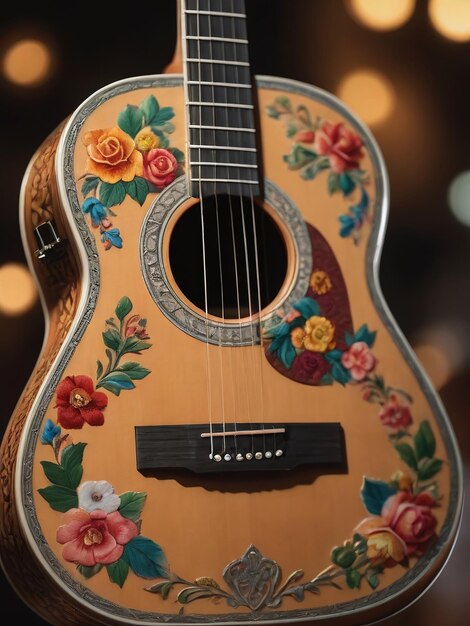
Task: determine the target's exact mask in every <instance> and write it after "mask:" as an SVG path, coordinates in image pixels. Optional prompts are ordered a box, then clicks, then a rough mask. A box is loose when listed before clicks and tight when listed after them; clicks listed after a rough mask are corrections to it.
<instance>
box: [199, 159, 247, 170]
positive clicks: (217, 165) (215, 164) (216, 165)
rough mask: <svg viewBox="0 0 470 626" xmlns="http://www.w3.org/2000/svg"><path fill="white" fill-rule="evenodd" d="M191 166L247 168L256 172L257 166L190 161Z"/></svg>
mask: <svg viewBox="0 0 470 626" xmlns="http://www.w3.org/2000/svg"><path fill="white" fill-rule="evenodd" d="M191 165H196V166H198V165H210V166H211V167H212V166H213V167H249V168H251V169H252V170H257V169H258V166H257V165H256V164H251V163H223V162H220V161H191Z"/></svg>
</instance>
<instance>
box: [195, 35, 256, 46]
mask: <svg viewBox="0 0 470 626" xmlns="http://www.w3.org/2000/svg"><path fill="white" fill-rule="evenodd" d="M186 39H194V40H196V41H223V42H224V43H225V42H226V43H245V44H247V43H248V39H232V38H230V37H206V36H203V35H186Z"/></svg>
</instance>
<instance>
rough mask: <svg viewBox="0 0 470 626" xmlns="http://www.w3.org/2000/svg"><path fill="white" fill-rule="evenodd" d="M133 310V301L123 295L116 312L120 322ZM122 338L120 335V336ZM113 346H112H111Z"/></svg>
mask: <svg viewBox="0 0 470 626" xmlns="http://www.w3.org/2000/svg"><path fill="white" fill-rule="evenodd" d="M131 311H132V302H131V300H130V298H128V297H127V296H123V297H122V298H121V299H120V300H119V302H118V303H117V306H116V309H115V311H114V312H115V313H116V317H117V318H118V320H119V321H120V322H122V320H123V319H124V318H125V317H126V315H128V314H129V313H130V312H131ZM119 339H120V337H119ZM109 347H111V346H109Z"/></svg>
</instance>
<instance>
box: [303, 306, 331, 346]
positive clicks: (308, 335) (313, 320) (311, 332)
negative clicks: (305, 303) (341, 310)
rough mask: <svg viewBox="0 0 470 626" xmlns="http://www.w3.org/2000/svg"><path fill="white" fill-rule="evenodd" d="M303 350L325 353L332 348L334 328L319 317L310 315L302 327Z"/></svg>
mask: <svg viewBox="0 0 470 626" xmlns="http://www.w3.org/2000/svg"><path fill="white" fill-rule="evenodd" d="M304 331H305V337H304V348H305V349H306V350H311V351H312V352H326V351H327V350H330V349H332V348H333V347H334V342H333V337H334V334H335V327H334V326H333V324H332V323H331V322H330V321H329V320H327V319H326V317H320V316H319V315H312V317H310V318H309V319H308V320H307V321H306V323H305V326H304Z"/></svg>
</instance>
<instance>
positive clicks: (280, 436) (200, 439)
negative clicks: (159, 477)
mask: <svg viewBox="0 0 470 626" xmlns="http://www.w3.org/2000/svg"><path fill="white" fill-rule="evenodd" d="M135 439H136V455H137V469H138V470H139V471H140V472H142V473H143V474H151V473H153V472H157V471H159V470H181V469H185V470H190V471H192V472H196V473H207V472H219V473H220V472H239V471H257V472H258V471H275V470H293V469H295V468H296V467H300V466H318V467H333V468H336V469H341V468H342V467H345V466H346V451H345V445H344V433H343V429H342V427H341V425H340V424H339V423H337V422H333V423H330V422H325V423H315V424H305V423H292V424H277V423H275V424H273V423H270V424H261V423H248V424H247V423H236V424H234V423H229V424H225V425H222V424H217V425H212V426H210V425H208V424H185V425H177V426H137V427H136V429H135Z"/></svg>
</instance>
